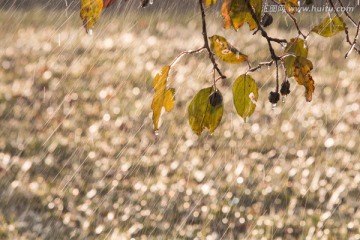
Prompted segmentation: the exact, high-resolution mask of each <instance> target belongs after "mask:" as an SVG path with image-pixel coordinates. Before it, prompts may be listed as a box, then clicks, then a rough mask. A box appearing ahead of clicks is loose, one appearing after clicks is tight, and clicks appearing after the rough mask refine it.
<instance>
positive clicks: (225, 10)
mask: <svg viewBox="0 0 360 240" xmlns="http://www.w3.org/2000/svg"><path fill="white" fill-rule="evenodd" d="M230 7H231V0H224V2H223V4H222V6H221V14H222V16H223V19H224V28H225V29H228V28H230V27H231V25H232V23H231V18H230Z"/></svg>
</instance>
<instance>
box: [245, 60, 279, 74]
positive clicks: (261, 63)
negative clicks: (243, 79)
mask: <svg viewBox="0 0 360 240" xmlns="http://www.w3.org/2000/svg"><path fill="white" fill-rule="evenodd" d="M273 63H274V60H271V61H269V62H260V63H259V64H258V65H257V66H256V67H251V66H250V65H249V69H248V70H247V71H246V73H249V72H255V71H256V70H258V69H260V68H262V67H264V66H268V67H270V66H271V65H272V64H273Z"/></svg>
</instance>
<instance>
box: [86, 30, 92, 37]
mask: <svg viewBox="0 0 360 240" xmlns="http://www.w3.org/2000/svg"><path fill="white" fill-rule="evenodd" d="M87 34H89V35H90V36H92V35H93V30H92V29H91V28H90V29H89V30H88V31H87Z"/></svg>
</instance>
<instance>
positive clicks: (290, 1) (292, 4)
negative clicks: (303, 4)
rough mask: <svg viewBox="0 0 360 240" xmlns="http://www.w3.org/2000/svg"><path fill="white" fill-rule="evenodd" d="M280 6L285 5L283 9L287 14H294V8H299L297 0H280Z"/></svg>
mask: <svg viewBox="0 0 360 240" xmlns="http://www.w3.org/2000/svg"><path fill="white" fill-rule="evenodd" d="M279 3H280V4H283V5H285V9H286V11H287V12H288V13H292V14H294V13H296V8H297V7H299V3H298V0H280V1H279Z"/></svg>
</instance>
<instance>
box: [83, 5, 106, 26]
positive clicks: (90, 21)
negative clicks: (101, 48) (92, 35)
mask: <svg viewBox="0 0 360 240" xmlns="http://www.w3.org/2000/svg"><path fill="white" fill-rule="evenodd" d="M102 9H103V0H81V9H80V17H81V19H82V20H83V25H84V27H85V29H86V32H89V31H90V30H91V29H92V28H93V27H94V25H95V23H96V22H97V20H99V18H100V15H101V11H102Z"/></svg>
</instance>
